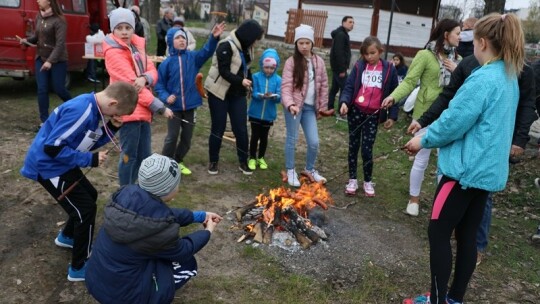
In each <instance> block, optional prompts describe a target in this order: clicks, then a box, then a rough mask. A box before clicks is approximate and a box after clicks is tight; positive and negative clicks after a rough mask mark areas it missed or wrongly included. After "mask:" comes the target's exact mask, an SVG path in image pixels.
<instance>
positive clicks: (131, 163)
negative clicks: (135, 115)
mask: <svg viewBox="0 0 540 304" xmlns="http://www.w3.org/2000/svg"><path fill="white" fill-rule="evenodd" d="M151 142H152V133H151V132H150V123H149V122H146V121H132V122H126V123H124V124H123V125H122V128H120V148H121V149H122V153H120V161H119V162H118V178H119V179H120V186H124V185H129V184H134V183H135V182H136V181H137V177H138V175H139V167H140V166H141V163H142V161H143V160H144V159H145V158H147V157H148V156H150V154H151V153H152V146H151Z"/></svg>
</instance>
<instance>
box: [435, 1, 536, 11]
mask: <svg viewBox="0 0 540 304" xmlns="http://www.w3.org/2000/svg"><path fill="white" fill-rule="evenodd" d="M456 2H459V3H464V2H468V3H472V2H474V1H471V0H468V1H467V0H442V1H441V4H453V3H456ZM529 3H530V0H506V6H505V8H506V9H512V8H523V7H529Z"/></svg>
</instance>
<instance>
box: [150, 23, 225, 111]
mask: <svg viewBox="0 0 540 304" xmlns="http://www.w3.org/2000/svg"><path fill="white" fill-rule="evenodd" d="M177 31H181V29H180V28H174V27H173V28H171V29H170V30H169V31H168V32H167V45H168V46H169V54H170V56H169V57H167V59H165V61H164V62H163V63H161V64H160V65H159V71H158V72H159V77H158V82H157V84H156V93H157V95H158V97H159V99H161V100H162V101H163V102H166V100H167V98H168V97H169V96H171V95H174V96H176V101H175V102H174V103H173V104H171V105H167V106H168V107H169V108H170V109H171V110H172V111H174V112H177V111H187V110H191V109H194V108H197V107H200V106H201V105H202V98H201V95H200V94H199V92H198V91H197V87H196V84H195V77H196V76H197V73H198V72H199V69H200V68H201V67H202V66H203V65H204V63H205V62H206V61H207V60H208V59H209V58H210V57H212V55H213V54H214V52H215V50H216V46H217V42H218V40H217V39H216V38H214V36H213V35H210V38H208V42H206V44H205V45H204V47H203V48H202V49H200V50H198V51H188V50H177V49H175V48H174V46H173V45H174V43H173V38H174V34H175V33H176V32H177ZM180 63H181V64H180Z"/></svg>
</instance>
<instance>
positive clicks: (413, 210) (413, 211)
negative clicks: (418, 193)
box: [405, 201, 420, 216]
mask: <svg viewBox="0 0 540 304" xmlns="http://www.w3.org/2000/svg"><path fill="white" fill-rule="evenodd" d="M419 209H420V207H419V205H418V203H413V202H411V201H409V203H407V209H406V210H405V211H406V212H407V214H408V215H412V216H418V210H419Z"/></svg>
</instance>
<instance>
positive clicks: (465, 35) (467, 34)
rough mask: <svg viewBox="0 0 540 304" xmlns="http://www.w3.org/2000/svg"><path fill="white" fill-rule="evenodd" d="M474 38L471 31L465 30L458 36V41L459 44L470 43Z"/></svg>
mask: <svg viewBox="0 0 540 304" xmlns="http://www.w3.org/2000/svg"><path fill="white" fill-rule="evenodd" d="M473 38H474V32H473V30H465V31H463V32H461V33H460V34H459V39H460V41H461V42H471V41H473Z"/></svg>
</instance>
